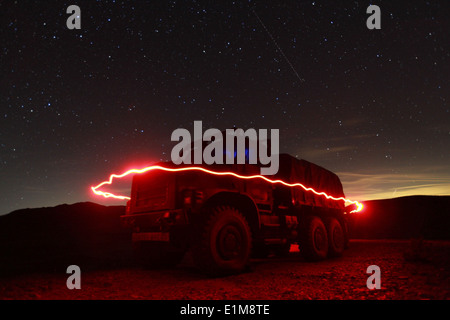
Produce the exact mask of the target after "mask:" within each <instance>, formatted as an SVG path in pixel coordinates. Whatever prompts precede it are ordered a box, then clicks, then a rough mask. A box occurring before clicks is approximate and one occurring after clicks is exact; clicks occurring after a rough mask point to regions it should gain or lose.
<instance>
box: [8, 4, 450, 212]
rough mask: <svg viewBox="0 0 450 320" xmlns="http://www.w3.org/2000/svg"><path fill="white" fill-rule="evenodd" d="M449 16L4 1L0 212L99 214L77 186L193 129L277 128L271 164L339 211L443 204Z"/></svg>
mask: <svg viewBox="0 0 450 320" xmlns="http://www.w3.org/2000/svg"><path fill="white" fill-rule="evenodd" d="M71 4H76V5H78V6H79V7H80V8H81V30H69V29H67V27H66V20H67V18H68V17H69V14H66V8H67V7H68V6H69V5H71ZM369 4H376V5H378V6H379V7H380V8H381V30H368V29H367V27H366V19H367V18H368V16H369V15H368V14H367V13H366V8H367V7H368V6H369ZM449 15H450V3H448V1H412V2H411V1H395V3H392V1H376V2H369V1H358V2H349V1H333V2H325V1H282V2H277V3H272V4H270V5H267V4H263V3H260V2H258V1H234V2H229V3H225V2H217V3H214V4H212V3H209V4H208V5H205V4H203V3H201V2H198V1H188V2H181V1H164V2H163V1H161V2H158V1H156V2H147V1H77V2H76V3H72V2H67V1H45V2H44V1H4V2H2V3H1V4H0V16H1V19H0V21H1V22H0V24H1V28H0V40H1V41H0V52H1V59H0V71H1V75H2V76H1V78H0V93H1V95H0V177H1V183H0V191H1V193H0V214H3V213H7V212H10V211H12V210H14V209H19V208H23V207H37V206H44V205H57V204H60V203H73V202H77V201H87V200H89V201H96V202H100V203H101V199H98V198H95V197H93V196H92V195H90V194H89V187H90V185H92V184H94V183H96V182H99V181H102V180H104V179H105V178H106V177H107V176H108V175H109V174H110V173H112V172H118V171H121V170H124V169H127V168H130V167H131V166H135V165H137V166H141V165H142V166H143V165H148V164H150V163H152V162H154V161H159V160H169V159H170V151H171V149H172V147H173V145H174V143H172V142H171V141H170V135H171V132H172V131H173V130H175V129H177V128H186V129H188V130H191V131H192V130H193V121H194V120H202V121H203V126H204V129H206V128H212V127H213V128H219V129H221V130H222V129H226V128H233V127H234V126H236V127H240V128H244V129H246V128H257V129H258V128H268V129H270V128H278V129H280V149H281V150H280V151H281V152H287V153H290V154H292V155H294V156H297V157H299V158H303V159H306V160H309V161H312V162H315V163H317V164H319V165H321V166H324V167H326V168H328V169H330V170H332V171H334V172H336V173H338V175H339V176H340V178H341V180H342V182H343V186H344V191H345V192H346V195H347V197H350V198H355V199H357V200H367V199H374V198H389V197H395V196H401V195H411V194H450V166H449V163H450V151H449V150H450V149H449V146H450V106H449V92H450V90H449V83H450V81H449V80H450V79H449V78H450V76H449V75H450V70H449V69H450V68H449V67H450V63H449V62H450V50H449V49H450V46H449V44H450V37H449V35H450V32H449V30H450V25H449V24H450V23H449V19H448V17H449ZM280 49H281V50H280ZM123 187H124V188H125V187H127V186H123ZM128 187H129V186H128ZM104 203H109V204H119V203H118V202H113V203H112V202H111V201H108V202H104Z"/></svg>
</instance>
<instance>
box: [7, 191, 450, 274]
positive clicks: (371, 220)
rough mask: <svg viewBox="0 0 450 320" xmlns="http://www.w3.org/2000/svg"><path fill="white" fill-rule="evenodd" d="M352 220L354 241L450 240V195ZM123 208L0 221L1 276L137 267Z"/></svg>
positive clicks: (37, 213) (29, 214)
mask: <svg viewBox="0 0 450 320" xmlns="http://www.w3.org/2000/svg"><path fill="white" fill-rule="evenodd" d="M364 204H365V209H364V211H363V212H362V213H361V214H356V215H351V217H350V221H349V222H350V223H349V225H350V233H351V237H352V238H362V239H380V238H391V239H410V238H419V237H423V238H425V239H450V234H449V230H450V223H449V222H450V196H443V197H438V196H414V197H404V198H396V199H386V200H374V201H366V202H365V203H364ZM124 212H125V207H124V206H110V207H105V206H102V205H98V204H95V203H90V202H83V203H76V204H73V205H66V204H65V205H59V206H56V207H50V208H37V209H23V210H17V211H14V212H12V213H10V214H8V215H5V216H0V277H1V276H6V275H10V274H20V273H30V272H58V273H65V271H66V268H67V267H68V266H69V265H71V264H75V265H78V266H80V268H81V269H82V270H86V269H91V270H92V269H111V268H117V267H125V266H130V265H133V258H132V252H131V234H130V232H129V231H128V230H127V229H125V228H123V227H122V226H121V224H120V218H119V217H120V215H122V214H124Z"/></svg>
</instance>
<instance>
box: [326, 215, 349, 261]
mask: <svg viewBox="0 0 450 320" xmlns="http://www.w3.org/2000/svg"><path fill="white" fill-rule="evenodd" d="M326 227H327V232H328V245H329V249H328V255H329V256H330V257H340V256H341V255H342V254H343V253H344V249H345V235H344V230H343V228H342V225H341V224H340V223H339V221H338V220H337V219H336V218H328V219H327V222H326Z"/></svg>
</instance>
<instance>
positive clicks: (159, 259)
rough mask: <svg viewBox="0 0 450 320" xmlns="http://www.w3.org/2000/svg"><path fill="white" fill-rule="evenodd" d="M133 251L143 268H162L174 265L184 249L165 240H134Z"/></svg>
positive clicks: (179, 259) (183, 252)
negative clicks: (175, 246)
mask: <svg viewBox="0 0 450 320" xmlns="http://www.w3.org/2000/svg"><path fill="white" fill-rule="evenodd" d="M133 253H134V257H135V259H136V261H137V262H138V263H139V264H140V265H142V266H143V267H144V268H148V269H162V268H171V267H175V266H176V265H177V264H178V263H180V262H181V260H183V257H184V254H185V251H184V250H180V249H177V248H174V247H173V246H172V245H170V244H169V243H165V242H156V241H136V242H133Z"/></svg>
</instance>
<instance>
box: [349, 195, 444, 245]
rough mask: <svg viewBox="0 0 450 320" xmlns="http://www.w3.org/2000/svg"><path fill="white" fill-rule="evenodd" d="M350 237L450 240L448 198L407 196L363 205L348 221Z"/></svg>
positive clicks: (373, 201) (366, 202)
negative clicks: (360, 210)
mask: <svg viewBox="0 0 450 320" xmlns="http://www.w3.org/2000/svg"><path fill="white" fill-rule="evenodd" d="M350 231H351V237H352V238H362V239H382V238H385V239H388V238H389V239H410V238H421V237H423V238H424V239H435V240H444V239H445V240H448V239H450V196H410V197H401V198H394V199H384V200H372V201H365V202H364V210H363V211H362V212H361V213H359V214H353V215H351V218H350Z"/></svg>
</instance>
